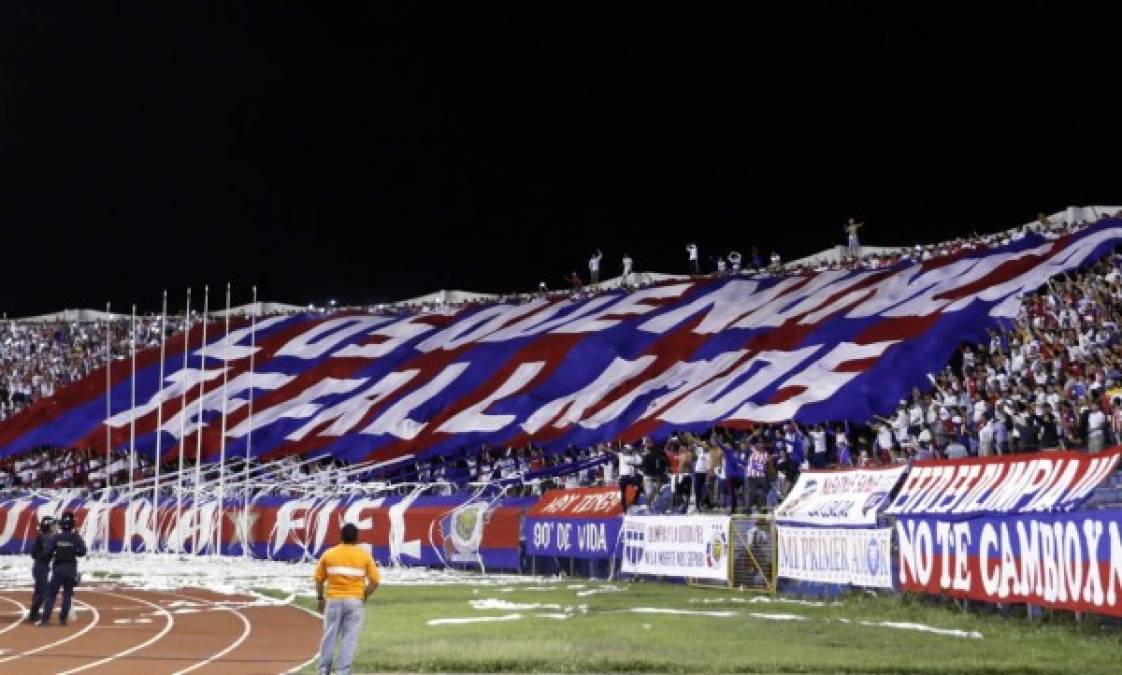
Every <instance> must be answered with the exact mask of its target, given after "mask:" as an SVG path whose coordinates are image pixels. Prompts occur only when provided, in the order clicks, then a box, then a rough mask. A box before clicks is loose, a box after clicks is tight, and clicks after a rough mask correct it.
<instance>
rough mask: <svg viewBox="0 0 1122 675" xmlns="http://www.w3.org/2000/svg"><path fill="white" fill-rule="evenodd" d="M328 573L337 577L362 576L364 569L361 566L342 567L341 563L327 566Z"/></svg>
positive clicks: (364, 573) (364, 574)
mask: <svg viewBox="0 0 1122 675" xmlns="http://www.w3.org/2000/svg"><path fill="white" fill-rule="evenodd" d="M327 573H328V574H333V575H335V576H337V577H364V576H366V570H364V569H362V568H361V567H343V566H341V565H332V566H331V567H328V568H327Z"/></svg>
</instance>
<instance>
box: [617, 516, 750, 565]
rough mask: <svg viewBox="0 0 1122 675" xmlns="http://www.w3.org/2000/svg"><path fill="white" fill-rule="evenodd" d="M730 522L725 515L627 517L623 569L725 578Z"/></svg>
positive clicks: (625, 520) (625, 518) (624, 529)
mask: <svg viewBox="0 0 1122 675" xmlns="http://www.w3.org/2000/svg"><path fill="white" fill-rule="evenodd" d="M729 522H730V519H729V518H728V516H626V517H624V519H623V566H622V570H623V571H624V572H626V573H629V574H653V575H659V576H670V577H688V578H698V579H714V580H717V581H728V578H729Z"/></svg>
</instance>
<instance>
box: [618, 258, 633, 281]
mask: <svg viewBox="0 0 1122 675" xmlns="http://www.w3.org/2000/svg"><path fill="white" fill-rule="evenodd" d="M632 265H634V261H632V260H631V256H629V255H627V254H626V253H624V254H623V274H622V275H621V276H622V277H623V279H622V280H621V281H620V283H622V284H623V285H624V286H627V285H628V284H630V283H631V267H632Z"/></svg>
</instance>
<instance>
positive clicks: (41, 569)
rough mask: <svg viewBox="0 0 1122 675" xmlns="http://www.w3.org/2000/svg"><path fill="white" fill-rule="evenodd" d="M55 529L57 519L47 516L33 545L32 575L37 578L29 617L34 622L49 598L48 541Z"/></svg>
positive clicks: (49, 562) (41, 522)
mask: <svg viewBox="0 0 1122 675" xmlns="http://www.w3.org/2000/svg"><path fill="white" fill-rule="evenodd" d="M54 531H55V519H54V518H52V517H50V516H45V517H44V518H43V519H42V520H40V521H39V535H38V536H37V537H35V543H34V544H32V545H31V559H32V560H34V561H35V562H33V563H32V564H31V576H32V577H33V578H34V579H35V591H34V592H33V593H32V594H31V613H30V615H29V617H28V618H29V619H31V622H32V623H35V622H36V621H38V620H39V608H40V607H42V606H43V601H44V600H46V599H47V581H48V580H49V578H50V575H51V558H50V556H47V555H46V548H47V542H48V541H50V538H51V535H52V534H54Z"/></svg>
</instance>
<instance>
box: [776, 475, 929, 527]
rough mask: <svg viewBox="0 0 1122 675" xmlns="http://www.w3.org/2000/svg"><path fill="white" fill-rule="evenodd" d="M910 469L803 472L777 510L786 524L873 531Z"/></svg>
mask: <svg viewBox="0 0 1122 675" xmlns="http://www.w3.org/2000/svg"><path fill="white" fill-rule="evenodd" d="M906 470H907V467H906V466H904V465H900V466H889V467H884V468H864V469H841V470H837V471H803V472H802V473H801V474H799V479H798V480H797V481H796V482H795V485H794V487H792V488H791V491H790V492H789V493H788V494H787V498H786V499H784V500H783V503H782V504H780V505H779V508H777V509H776V510H775V519H776V520H777V521H779V522H783V523H795V524H801V525H814V526H821V527H826V526H858V527H871V526H873V525H876V523H877V515H878V514H879V513H880V510H881V507H882V506H883V505H884V504H885V503H886V502H887V501H888V497H889V494H890V493H891V492H892V488H894V487H896V484H897V483H898V482H899V481H900V477H901V476H903V475H904V472H905V471H906Z"/></svg>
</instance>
